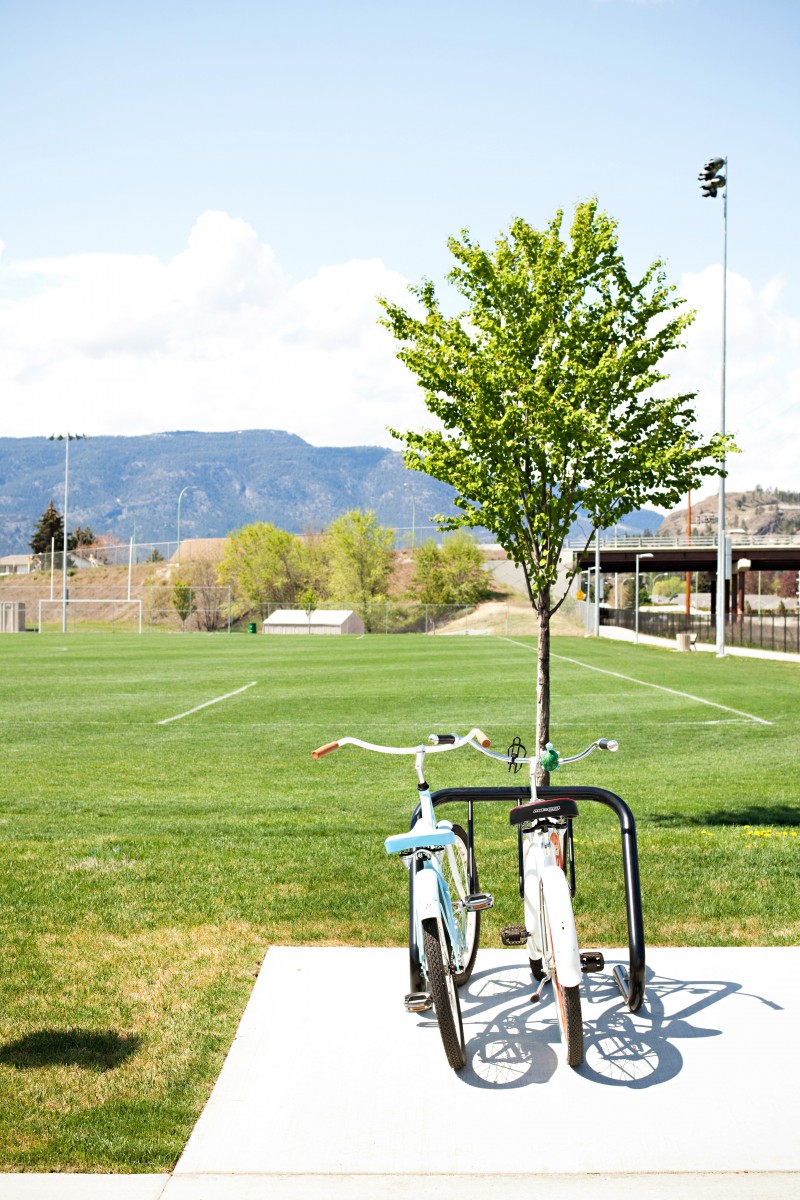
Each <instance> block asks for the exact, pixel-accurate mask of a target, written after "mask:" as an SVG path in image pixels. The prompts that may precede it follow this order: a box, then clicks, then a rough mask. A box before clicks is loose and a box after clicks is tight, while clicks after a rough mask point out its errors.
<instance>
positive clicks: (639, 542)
mask: <svg viewBox="0 0 800 1200" xmlns="http://www.w3.org/2000/svg"><path fill="white" fill-rule="evenodd" d="M727 536H728V537H729V538H730V539H731V541H734V538H735V545H736V549H737V550H745V549H747V547H748V546H753V547H756V546H774V547H776V548H780V547H781V546H800V534H798V533H755V534H747V533H741V534H738V533H737V534H735V535H732V534H728V535H727ZM598 543H599V546H600V549H601V550H602V549H603V548H604V547H605V548H606V549H612V548H613V549H622V550H677V549H686V548H687V547H694V549H696V550H707V549H709V548H711V547H715V546H716V545H717V535H716V534H715V533H708V534H692V536H691V537H690V536H689V534H688V533H679V534H675V535H674V536H668V537H667V536H664V537H660V536H659V535H658V534H654V535H652V536H650V537H620V536H619V535H617V534H613V533H612V534H607V535H603V534H601V535H600V537H599V538H593V539H592V541H591V542H589V544H588V546H587V544H586V542H585V541H584V540H583V539H581V538H569V539H568V540H567V541H566V542H565V543H564V545H565V546H566V548H567V549H568V550H580V551H583V552H587V551H589V550H594V548H595V546H596V545H597V544H598Z"/></svg>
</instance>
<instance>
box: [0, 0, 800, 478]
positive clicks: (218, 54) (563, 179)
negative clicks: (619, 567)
mask: <svg viewBox="0 0 800 1200" xmlns="http://www.w3.org/2000/svg"><path fill="white" fill-rule="evenodd" d="M799 25H800V6H798V5H797V4H795V3H794V2H793V0H783V2H778V0H766V2H762V3H759V4H755V3H742V2H737V0H733V2H731V0H727V2H725V0H663V2H662V3H655V2H654V3H647V2H636V0H565V2H561V3H555V2H554V0H549V2H547V3H543V2H540V0H527V2H526V3H523V2H520V0H496V2H495V3H493V4H491V5H490V4H487V3H474V2H470V3H461V4H455V3H449V2H441V3H440V2H437V0H429V2H428V3H426V4H423V3H419V2H418V0H412V2H410V3H406V4H404V5H402V6H395V7H392V8H389V7H387V6H379V5H375V4H374V3H360V2H353V0H342V3H340V4H338V5H333V4H330V3H319V2H318V0H308V2H306V3H304V4H296V5H290V4H287V3H272V2H269V0H264V2H262V3H254V2H252V0H227V2H226V3H225V4H224V5H222V4H219V3H214V4H211V3H205V2H203V0H199V2H194V3H191V4H189V3H184V2H183V0H171V2H164V0H162V2H161V3H159V4H156V3H151V2H150V0H141V2H140V3H138V4H136V5H131V4H121V3H116V2H114V0H106V2H105V3H89V2H86V0H74V2H73V3H71V4H69V5H66V4H64V3H57V4H56V3H39V2H37V0H28V2H27V3H24V4H23V3H21V2H17V0H4V2H2V3H0V105H1V111H2V113H3V116H4V119H3V121H2V123H1V127H0V161H2V162H3V164H4V168H5V169H4V172H3V176H4V185H3V187H2V189H0V241H2V243H3V244H4V249H3V253H2V257H0V385H1V386H2V388H3V391H4V393H5V395H6V398H7V400H10V401H11V403H10V404H9V405H4V409H5V410H6V417H5V419H4V421H3V425H4V426H5V428H4V432H5V433H8V434H11V435H12V436H25V435H33V434H39V433H45V432H51V431H52V430H53V429H54V428H55V427H59V428H60V427H62V426H63V427H65V428H66V427H70V428H72V427H79V426H80V427H81V429H84V428H85V429H86V431H87V432H89V433H91V432H95V433H139V432H147V431H155V430H158V429H164V428H201V429H203V428H239V427H243V428H246V427H253V426H262V427H273V428H288V429H291V430H292V431H293V432H297V433H300V434H301V436H303V437H306V438H307V439H308V440H309V441H312V442H315V443H317V444H322V443H337V442H338V443H339V444H352V443H358V442H375V441H381V442H384V443H386V444H388V442H389V439H388V436H387V435H386V434H385V426H386V425H387V424H396V423H399V424H401V425H403V424H419V423H420V422H421V421H424V409H423V408H422V406H421V404H420V401H419V399H418V398H417V391H418V389H416V388H415V387H414V384H413V381H411V380H410V379H407V378H406V376H405V374H404V372H403V370H402V368H400V367H399V365H398V364H396V363H395V361H394V358H393V347H392V345H391V343H390V339H388V334H385V333H384V332H383V331H382V330H380V329H376V328H375V326H374V318H375V309H374V302H373V299H372V298H373V297H374V294H375V292H376V291H380V292H384V293H387V294H391V295H396V296H398V297H399V296H402V295H403V293H404V288H405V286H406V284H407V283H408V282H417V281H418V280H419V279H420V278H421V277H422V276H423V275H427V276H430V277H431V278H433V279H435V280H441V279H442V277H443V275H444V274H445V272H446V271H447V269H448V265H449V263H448V257H449V256H448V252H447V249H446V240H447V237H448V236H449V235H450V234H453V233H456V232H457V231H458V230H459V229H460V228H462V227H463V226H468V227H469V228H470V229H471V230H472V232H473V235H474V236H475V237H477V238H478V239H480V240H485V241H491V240H492V239H493V238H494V237H495V235H496V234H497V233H498V231H500V230H501V229H502V228H504V227H505V226H506V225H507V224H508V222H509V221H510V219H511V218H512V217H514V216H515V215H522V216H524V217H525V218H526V219H528V220H529V221H531V222H532V223H533V224H543V223H544V222H546V221H547V220H548V219H549V218H550V217H551V215H552V214H553V212H554V211H555V209H556V208H558V207H563V208H565V209H566V210H567V211H569V210H570V209H571V208H572V206H573V205H574V203H575V202H576V201H578V200H580V199H582V198H585V197H586V196H589V195H592V194H596V195H597V196H598V197H599V199H600V202H601V204H602V206H603V207H604V208H605V209H607V211H609V212H610V213H611V214H612V215H613V216H614V217H615V218H617V220H618V221H619V226H620V237H621V243H622V246H623V249H624V251H625V253H626V256H627V258H628V262H629V266H630V268H631V270H632V271H634V272H641V271H642V270H643V269H644V268H645V266H646V265H647V264H648V263H649V262H650V261H651V260H652V259H653V258H655V257H662V258H664V259H665V260H666V263H667V269H668V273H669V275H670V278H671V279H672V280H673V281H674V282H675V283H676V284H679V285H680V291H681V294H683V295H687V296H688V298H689V300H690V301H691V303H692V304H694V305H700V306H701V309H702V311H701V315H700V318H699V319H698V322H697V324H696V327H695V330H694V332H693V335H692V337H693V341H692V343H691V345H690V347H689V349H688V350H687V352H686V354H685V355H684V356H683V357H682V360H681V361H680V363H677V362H676V363H675V364H673V365H672V369H673V373H674V377H675V379H676V382H677V383H678V384H679V385H680V386H681V387H682V388H684V387H685V388H691V389H692V390H695V389H699V396H698V411H699V414H700V419H701V423H702V424H703V425H704V427H707V428H709V429H710V428H713V427H714V425H715V422H716V420H717V419H718V416H717V410H718V407H719V400H718V395H719V355H720V337H719V332H720V330H719V326H720V308H719V299H720V288H719V283H720V273H719V264H720V262H721V247H722V203H721V201H720V200H717V201H709V200H703V199H701V198H700V194H699V189H698V186H697V182H696V175H697V171H698V170H699V168H700V167H701V166H702V164H703V162H704V161H705V159H706V158H707V157H709V156H710V155H713V154H722V155H728V157H729V160H730V168H729V176H730V180H731V186H730V201H729V204H730V208H729V217H730V221H729V235H730V241H729V269H730V286H731V291H730V317H731V328H730V330H729V388H728V415H729V425H730V427H731V428H733V429H736V430H738V431H739V434H740V438H741V440H742V443H743V445H744V444H745V443H746V445H747V452H746V454H743V455H741V456H739V458H738V460H737V461H736V466H735V467H734V468H733V470H732V484H733V485H734V486H735V485H736V484H737V483H738V484H740V485H741V486H752V485H754V484H755V483H761V484H762V485H763V486H768V485H770V484H775V485H778V486H784V487H788V486H793V485H794V486H800V481H798V480H797V478H796V475H795V474H794V467H793V463H794V457H795V456H794V455H793V454H790V453H789V449H788V446H789V444H790V442H791V436H793V435H794V434H796V433H799V432H800V419H799V418H798V403H799V400H800V368H799V367H798V358H797V356H798V350H800V288H798V283H797V279H798V266H800V264H798V261H797V260H798V256H799V255H800V250H798V242H797V238H796V237H795V223H796V209H797V196H798V194H799V193H798V178H797V176H798V157H797V153H796V151H797V134H796V129H797V124H798V107H799V106H798V91H799V90H800V84H799V83H798V79H799V78H800V73H799V72H798V71H797V67H796V55H797V49H798V26H799ZM715 272H716V273H715ZM756 412H757V413H758V417H759V419H758V421H755V420H754V419H753V414H754V413H756ZM54 422H57V426H56V425H54ZM790 435H791V436H790ZM770 472H771V473H772V474H773V476H774V477H772V478H771V477H770V474H769V473H770Z"/></svg>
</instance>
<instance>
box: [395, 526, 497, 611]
mask: <svg viewBox="0 0 800 1200" xmlns="http://www.w3.org/2000/svg"><path fill="white" fill-rule="evenodd" d="M411 586H412V590H413V592H414V595H415V596H416V597H417V599H418V600H419V601H420V603H422V604H479V603H480V601H481V600H485V599H486V598H487V596H488V595H489V589H488V587H487V585H486V572H485V571H484V569H483V557H482V555H481V552H480V550H479V549H478V547H477V545H476V543H475V539H474V538H473V537H472V536H471V535H470V534H469V533H468V532H467V531H466V529H459V530H458V531H457V532H456V533H454V534H452V535H451V536H450V537H448V538H445V540H444V543H443V545H442V547H441V549H439V547H438V546H436V544H435V542H434V541H433V539H432V538H431V539H429V540H428V541H427V542H423V544H422V545H421V546H420V547H419V549H418V550H417V551H416V552H415V554H414V578H413V581H412V585H411Z"/></svg>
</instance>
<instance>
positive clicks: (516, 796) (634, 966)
mask: <svg viewBox="0 0 800 1200" xmlns="http://www.w3.org/2000/svg"><path fill="white" fill-rule="evenodd" d="M536 792H537V796H538V798H539V799H540V800H555V799H557V798H558V797H560V796H566V797H568V798H569V799H570V800H575V801H578V802H582V801H585V800H591V801H593V802H594V803H596V804H604V805H605V806H606V808H610V809H612V810H613V811H614V812H615V813H616V814H617V818H618V820H619V827H620V837H621V839H622V873H623V877H624V880H625V912H626V916H627V920H628V970H627V971H626V970H625V968H624V967H622V966H619V965H618V966H615V967H614V972H613V974H614V981H615V983H616V985H617V987H618V988H619V990H620V992H621V994H622V997H623V999H624V1000H625V1002H626V1004H627V1005H628V1008H629V1009H630V1011H631V1012H636V1010H637V1009H638V1008H639V1007H640V1005H641V1003H642V1001H643V1000H644V984H645V948H644V921H643V918H642V896H641V886H640V883H639V854H638V851H637V848H636V822H635V821H634V819H633V813H632V812H631V810H630V808H629V807H628V805H627V804H626V803H625V801H624V800H622V799H621V798H620V797H619V796H617V795H615V793H614V792H608V791H606V790H605V788H594V787H552V786H551V787H539V788H537V789H536ZM530 798H531V793H530V788H529V787H463V788H442V790H441V791H438V792H434V793H433V795H432V797H431V799H432V800H433V805H434V808H437V807H438V806H439V805H441V804H466V805H467V842H468V875H469V888H470V891H476V890H477V889H476V886H475V847H474V835H475V824H474V805H475V804H476V803H486V802H488V803H496V804H506V805H508V806H509V807H511V806H513V805H515V804H520V803H524V802H525V801H527V800H530ZM420 814H421V810H420V807H419V805H418V806H417V808H416V809H415V810H414V813H413V815H412V817H411V828H412V829H413V828H414V825H415V824H416V822H417V821H418V819H419V817H420ZM521 870H522V869H521V865H520V887H521V886H522V877H521ZM414 875H415V871H414V870H413V869H412V870H411V871H410V872H409V933H408V949H409V957H410V970H411V991H412V992H418V991H421V990H422V988H423V980H422V975H421V972H420V965H419V948H418V946H417V939H416V931H415V929H414Z"/></svg>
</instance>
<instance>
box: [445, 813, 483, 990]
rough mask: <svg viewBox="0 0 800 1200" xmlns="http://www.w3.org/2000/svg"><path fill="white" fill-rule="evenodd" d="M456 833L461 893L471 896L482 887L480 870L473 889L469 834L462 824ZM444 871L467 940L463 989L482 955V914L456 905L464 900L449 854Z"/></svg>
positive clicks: (459, 976)
mask: <svg viewBox="0 0 800 1200" xmlns="http://www.w3.org/2000/svg"><path fill="white" fill-rule="evenodd" d="M453 833H454V834H455V835H456V842H455V845H454V846H453V854H454V857H455V860H456V870H457V871H458V872H459V877H460V883H461V891H463V893H464V895H468V894H469V892H470V890H472V891H473V892H479V891H480V890H481V889H480V885H479V884H478V867H477V864H476V865H475V886H474V888H472V889H470V886H469V876H468V873H467V864H468V862H469V842H468V840H467V835H466V833H465V832H464V830H463V829H462V828H461V826H460V825H454V826H453ZM442 872H443V874H444V877H445V881H446V883H447V887H448V889H449V892H450V900H451V902H452V905H453V915H454V917H455V920H456V925H457V926H458V928H459V932H460V934H461V936H462V939H463V946H462V953H463V956H464V966H463V969H462V970H461V971H459V972H458V973H457V974H456V975H455V981H456V986H457V987H463V986H464V984H465V983H467V982H468V980H469V977H470V975H471V974H472V969H473V967H474V966H475V958H476V956H477V953H478V943H479V942H480V937H481V914H480V913H479V912H468V911H467V909H465V908H459V906H458V904H457V903H456V902H457V901H458V899H459V898H460V895H461V892H460V891H459V889H458V888H457V887H456V886H455V881H454V880H453V878H452V867H451V864H450V855H449V854H448V853H447V851H445V853H444V856H443V858H442Z"/></svg>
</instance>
